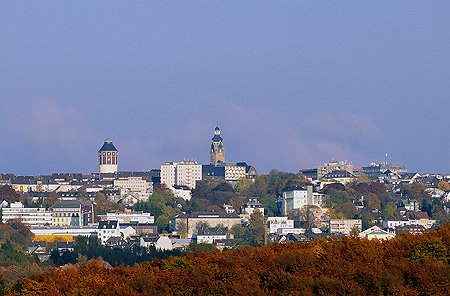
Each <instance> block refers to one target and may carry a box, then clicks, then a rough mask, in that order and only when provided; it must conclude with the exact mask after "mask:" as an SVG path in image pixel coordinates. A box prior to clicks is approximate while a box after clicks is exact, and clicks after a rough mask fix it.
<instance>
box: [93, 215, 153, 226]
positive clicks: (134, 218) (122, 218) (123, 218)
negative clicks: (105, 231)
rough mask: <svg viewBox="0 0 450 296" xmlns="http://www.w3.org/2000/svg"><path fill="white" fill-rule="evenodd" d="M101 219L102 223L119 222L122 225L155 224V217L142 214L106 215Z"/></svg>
mask: <svg viewBox="0 0 450 296" xmlns="http://www.w3.org/2000/svg"><path fill="white" fill-rule="evenodd" d="M100 217H101V219H102V221H119V222H120V223H133V222H139V223H150V224H152V223H155V217H154V216H152V215H151V214H150V213H142V212H125V213H106V215H101V216H100Z"/></svg>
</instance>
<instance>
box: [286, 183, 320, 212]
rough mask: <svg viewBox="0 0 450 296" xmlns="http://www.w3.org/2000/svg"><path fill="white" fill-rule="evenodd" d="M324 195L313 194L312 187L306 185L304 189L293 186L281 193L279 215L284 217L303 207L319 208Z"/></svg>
mask: <svg viewBox="0 0 450 296" xmlns="http://www.w3.org/2000/svg"><path fill="white" fill-rule="evenodd" d="M323 200H324V195H323V194H320V193H317V192H313V187H312V185H307V186H306V189H305V188H302V187H299V186H294V187H290V188H287V189H285V190H284V191H283V193H282V196H281V199H280V201H281V213H282V214H283V215H286V214H287V213H288V212H290V211H294V210H299V209H301V208H302V207H303V206H306V205H308V206H319V207H321V206H322V204H323Z"/></svg>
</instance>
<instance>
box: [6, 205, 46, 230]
mask: <svg viewBox="0 0 450 296" xmlns="http://www.w3.org/2000/svg"><path fill="white" fill-rule="evenodd" d="M10 219H20V220H22V222H23V223H25V224H27V225H29V226H31V227H41V226H50V225H51V224H52V212H51V211H47V210H46V209H45V208H25V207H24V206H23V204H22V203H21V202H15V203H12V204H11V205H10V207H9V208H2V222H3V223H6V222H7V221H8V220H10Z"/></svg>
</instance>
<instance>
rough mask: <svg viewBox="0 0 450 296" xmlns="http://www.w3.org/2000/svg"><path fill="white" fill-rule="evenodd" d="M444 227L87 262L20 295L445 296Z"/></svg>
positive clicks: (449, 242) (448, 274)
mask: <svg viewBox="0 0 450 296" xmlns="http://www.w3.org/2000/svg"><path fill="white" fill-rule="evenodd" d="M449 250H450V226H446V227H441V228H439V229H438V230H437V231H435V232H428V233H424V234H422V235H412V234H406V235H403V236H398V237H396V238H394V239H391V240H387V241H378V240H366V239H360V238H358V237H355V236H351V237H344V238H339V239H318V240H315V241H313V242H310V243H292V244H273V245H270V246H267V247H262V248H253V249H252V248H249V247H246V248H242V249H238V250H233V251H224V252H219V251H214V252H210V253H203V252H199V251H196V252H194V253H190V254H188V255H187V256H186V257H171V258H169V259H168V260H155V261H154V262H146V263H142V264H136V265H135V266H133V267H118V268H107V267H106V266H105V265H104V264H102V262H101V261H98V260H97V261H96V260H93V261H91V262H90V263H89V264H87V265H85V266H83V267H77V266H72V265H69V266H66V267H64V268H60V269H51V270H49V271H46V272H44V273H42V274H38V275H32V276H29V277H27V278H24V279H22V282H23V291H22V295H426V294H433V295H446V294H447V293H448V291H447V287H449V286H450V264H449V259H450V254H449Z"/></svg>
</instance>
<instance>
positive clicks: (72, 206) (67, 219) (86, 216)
mask: <svg viewBox="0 0 450 296" xmlns="http://www.w3.org/2000/svg"><path fill="white" fill-rule="evenodd" d="M50 209H51V210H52V225H53V226H83V225H88V224H89V223H93V222H94V205H93V204H92V203H91V202H90V201H86V200H77V199H74V198H64V199H59V200H58V201H57V202H55V204H54V205H53V206H51V207H50Z"/></svg>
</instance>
